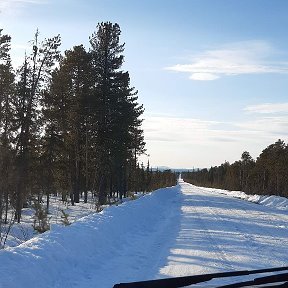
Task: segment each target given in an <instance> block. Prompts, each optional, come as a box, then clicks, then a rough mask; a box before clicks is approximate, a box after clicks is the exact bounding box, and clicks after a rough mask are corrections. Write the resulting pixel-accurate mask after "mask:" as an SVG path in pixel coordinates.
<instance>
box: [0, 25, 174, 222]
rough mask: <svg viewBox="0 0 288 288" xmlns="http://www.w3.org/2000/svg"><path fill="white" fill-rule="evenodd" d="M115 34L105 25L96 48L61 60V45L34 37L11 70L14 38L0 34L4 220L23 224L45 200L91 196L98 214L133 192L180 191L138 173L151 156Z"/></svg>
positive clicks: (165, 176) (157, 175) (165, 177)
mask: <svg viewBox="0 0 288 288" xmlns="http://www.w3.org/2000/svg"><path fill="white" fill-rule="evenodd" d="M120 34H121V30H120V27H119V25H118V24H116V23H115V24H113V23H110V22H104V23H99V24H98V25H97V27H96V31H95V32H94V33H93V34H92V35H91V36H90V38H89V40H90V41H89V42H90V48H89V49H88V50H87V49H86V48H85V47H84V46H83V45H78V46H74V47H73V48H71V49H70V50H66V51H65V53H61V51H60V45H61V38H60V35H57V36H55V37H52V38H45V39H44V40H40V33H39V31H38V30H37V31H36V33H35V35H34V37H33V39H32V40H31V41H30V42H29V44H30V48H31V49H30V50H31V51H30V52H29V51H27V52H26V54H25V55H23V63H22V65H21V66H20V67H19V68H17V69H15V68H14V67H13V65H12V61H11V55H10V52H11V36H10V35H6V34H5V33H4V32H3V30H2V29H1V30H0V217H1V219H0V220H1V223H7V221H8V220H9V219H8V214H9V213H8V211H13V215H14V216H13V217H14V220H13V221H17V222H18V223H19V222H20V221H21V211H22V208H23V207H27V206H29V205H31V203H33V201H34V202H35V201H37V202H38V203H43V199H45V210H46V212H47V213H48V212H49V197H50V196H51V195H58V196H60V197H62V199H63V200H67V199H69V201H70V202H71V204H72V205H76V203H78V202H79V200H80V198H81V197H82V198H83V199H84V202H87V197H88V194H89V193H91V194H92V196H93V197H94V198H95V201H97V203H98V204H99V205H102V204H105V203H108V202H109V199H110V198H112V197H117V198H118V199H122V197H126V196H127V193H128V192H129V191H151V190H155V189H156V188H160V187H161V186H169V185H170V186H171V185H174V184H175V183H176V176H175V174H174V173H172V172H171V171H164V172H160V171H152V169H151V168H150V167H149V163H148V165H147V167H144V166H143V164H142V165H141V164H139V162H138V157H139V155H141V154H143V153H145V142H144V134H143V130H142V128H141V124H142V121H143V119H142V118H141V117H142V114H143V112H144V108H143V105H141V104H139V103H138V91H137V90H135V88H134V87H132V86H131V83H130V76H129V73H128V72H127V71H123V70H121V68H122V65H123V62H124V55H123V52H124V44H121V43H120Z"/></svg>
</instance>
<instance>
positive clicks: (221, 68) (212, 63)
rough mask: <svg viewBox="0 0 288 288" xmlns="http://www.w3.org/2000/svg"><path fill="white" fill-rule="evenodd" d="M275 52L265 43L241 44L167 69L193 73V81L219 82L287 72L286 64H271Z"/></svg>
mask: <svg viewBox="0 0 288 288" xmlns="http://www.w3.org/2000/svg"><path fill="white" fill-rule="evenodd" d="M275 53H276V51H275V49H274V48H273V47H272V46H270V45H269V43H266V42H264V41H246V42H238V43H232V44H229V45H225V46H223V47H220V49H215V50H208V51H205V52H203V53H200V54H198V55H195V56H193V57H192V59H191V61H190V62H191V63H190V64H176V65H174V66H171V67H167V68H166V69H167V70H171V71H175V72H186V73H190V74H191V76H190V79H192V80H215V79H218V78H220V77H221V76H229V75H240V74H260V73H287V72H288V65H287V64H286V63H283V62H278V63H277V62H276V63H275V62H273V63H272V62H270V61H268V60H269V58H270V57H271V56H272V55H273V54H275Z"/></svg>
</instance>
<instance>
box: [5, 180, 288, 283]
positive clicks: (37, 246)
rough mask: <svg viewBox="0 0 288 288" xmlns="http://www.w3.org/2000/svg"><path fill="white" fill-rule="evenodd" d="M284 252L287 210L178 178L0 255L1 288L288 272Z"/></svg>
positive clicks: (287, 240) (286, 248)
mask: <svg viewBox="0 0 288 288" xmlns="http://www.w3.org/2000/svg"><path fill="white" fill-rule="evenodd" d="M220 192H221V193H220ZM228 194H229V193H228ZM230 194H231V193H230ZM233 196H236V195H233ZM237 197H238V196H237ZM272 202H273V201H272ZM273 203H274V204H276V203H275V202H273ZM264 204H265V201H264ZM266 204H267V203H266ZM287 251H288V210H287V206H286V208H285V207H284V206H281V209H276V208H275V207H273V205H270V206H265V205H257V204H255V203H253V202H249V201H243V200H241V199H238V198H235V197H232V196H231V195H226V194H224V192H223V191H215V190H213V189H210V190H209V189H206V188H200V187H196V186H193V185H191V184H187V183H184V182H183V181H181V180H180V181H179V184H178V185H177V186H175V187H171V188H164V189H159V190H157V191H155V192H153V193H150V194H148V195H146V196H143V197H141V198H139V199H138V200H135V201H128V202H124V203H123V204H121V205H118V206H111V207H108V208H106V209H104V211H102V212H101V213H95V214H91V215H88V216H85V217H83V218H81V219H80V220H78V221H76V222H74V223H73V224H72V225H70V226H67V227H64V226H61V225H57V224H54V225H53V226H52V230H50V231H48V232H46V233H44V234H42V235H39V236H37V237H35V238H33V239H31V240H29V241H27V242H25V243H23V244H21V245H19V246H18V247H12V248H8V249H5V250H1V251H0V287H1V288H2V287H3V288H4V287H5V288H6V287H7V288H9V287H16V288H17V287H27V288H28V287H29V288H30V287H39V288H41V287H43V288H44V287H55V288H57V287H64V288H66V287H67V288H68V287H81V288H86V287H87V288H88V287H99V288H106V287H107V288H108V287H109V288H111V287H113V285H114V284H116V283H119V282H129V281H140V280H148V279H157V278H165V277H174V276H185V275H196V274H204V273H212V272H222V271H234V270H240V269H241V270H242V269H258V268H259V269H260V268H266V267H276V266H287V263H288V256H287Z"/></svg>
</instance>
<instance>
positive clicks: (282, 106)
mask: <svg viewBox="0 0 288 288" xmlns="http://www.w3.org/2000/svg"><path fill="white" fill-rule="evenodd" d="M244 111H247V112H250V113H261V114H274V113H288V103H264V104H259V105H250V106H247V107H245V108H244Z"/></svg>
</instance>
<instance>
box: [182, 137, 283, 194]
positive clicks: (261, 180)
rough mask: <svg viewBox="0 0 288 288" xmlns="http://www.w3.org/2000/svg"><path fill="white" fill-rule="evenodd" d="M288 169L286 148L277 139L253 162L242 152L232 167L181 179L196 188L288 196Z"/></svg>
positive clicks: (227, 164)
mask: <svg viewBox="0 0 288 288" xmlns="http://www.w3.org/2000/svg"><path fill="white" fill-rule="evenodd" d="M287 167H288V145H287V144H285V143H284V141H282V140H280V139H279V140H278V141H277V142H275V143H274V144H271V145H269V146H268V147H267V148H266V149H264V150H263V151H262V153H261V154H260V156H259V157H258V158H257V159H256V160H254V159H253V158H252V157H251V156H250V154H249V152H247V151H245V152H243V153H242V156H241V160H239V161H236V162H234V163H233V164H229V163H228V162H225V163H223V164H222V165H220V166H217V167H211V168H210V169H201V170H200V169H198V170H197V171H193V172H185V173H182V178H183V179H184V181H187V182H189V183H192V184H194V185H198V186H204V187H214V188H220V189H227V190H240V191H244V192H247V193H250V194H251V193H253V194H260V195H278V196H283V197H288V170H287Z"/></svg>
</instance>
